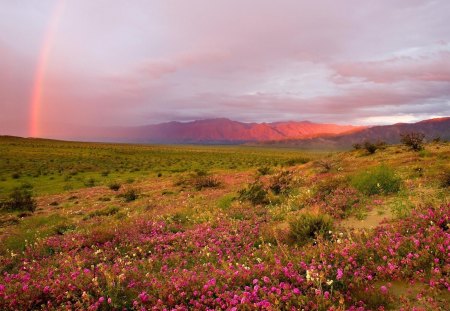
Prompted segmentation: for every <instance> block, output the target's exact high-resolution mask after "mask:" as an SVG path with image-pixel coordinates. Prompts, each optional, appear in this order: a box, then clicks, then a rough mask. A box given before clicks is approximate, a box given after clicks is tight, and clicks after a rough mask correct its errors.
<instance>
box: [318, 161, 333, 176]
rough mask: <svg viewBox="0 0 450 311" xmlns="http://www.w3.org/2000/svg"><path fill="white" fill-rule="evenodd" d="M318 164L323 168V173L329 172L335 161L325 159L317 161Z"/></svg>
mask: <svg viewBox="0 0 450 311" xmlns="http://www.w3.org/2000/svg"><path fill="white" fill-rule="evenodd" d="M316 165H317V166H318V167H320V168H321V169H322V170H321V171H322V173H328V172H329V171H331V169H332V168H333V167H334V166H335V163H334V161H332V160H330V159H324V160H320V161H317V162H316Z"/></svg>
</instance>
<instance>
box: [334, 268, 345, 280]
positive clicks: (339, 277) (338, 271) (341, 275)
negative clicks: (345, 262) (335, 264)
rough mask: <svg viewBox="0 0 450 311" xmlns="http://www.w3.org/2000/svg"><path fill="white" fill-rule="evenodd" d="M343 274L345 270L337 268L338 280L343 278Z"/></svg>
mask: <svg viewBox="0 0 450 311" xmlns="http://www.w3.org/2000/svg"><path fill="white" fill-rule="evenodd" d="M343 276H344V272H343V271H342V269H341V268H339V269H338V270H337V275H336V280H340V279H342V277H343Z"/></svg>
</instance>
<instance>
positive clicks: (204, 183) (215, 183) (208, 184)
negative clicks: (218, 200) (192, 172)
mask: <svg viewBox="0 0 450 311" xmlns="http://www.w3.org/2000/svg"><path fill="white" fill-rule="evenodd" d="M192 184H193V185H194V188H195V189H196V190H202V189H203V188H217V187H219V186H220V181H219V180H218V179H217V178H215V177H214V176H204V175H201V176H197V177H195V178H194V179H193V180H192Z"/></svg>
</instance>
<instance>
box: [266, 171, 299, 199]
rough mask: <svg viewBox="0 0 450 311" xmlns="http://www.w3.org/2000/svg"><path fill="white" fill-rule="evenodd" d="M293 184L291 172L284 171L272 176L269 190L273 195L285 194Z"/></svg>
mask: <svg viewBox="0 0 450 311" xmlns="http://www.w3.org/2000/svg"><path fill="white" fill-rule="evenodd" d="M294 184H295V180H294V176H293V173H292V172H291V171H288V170H284V171H281V172H279V173H278V174H276V175H275V176H273V178H272V179H271V184H270V186H269V188H270V190H272V191H273V193H275V194H286V193H288V192H289V191H290V190H291V188H292V187H293V186H294Z"/></svg>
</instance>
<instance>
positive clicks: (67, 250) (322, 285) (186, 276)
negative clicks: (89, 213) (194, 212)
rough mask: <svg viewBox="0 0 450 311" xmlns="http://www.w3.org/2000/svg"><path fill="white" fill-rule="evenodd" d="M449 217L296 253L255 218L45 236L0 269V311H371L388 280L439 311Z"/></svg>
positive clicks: (425, 217)
mask: <svg viewBox="0 0 450 311" xmlns="http://www.w3.org/2000/svg"><path fill="white" fill-rule="evenodd" d="M449 214H450V205H442V206H440V207H436V208H426V209H425V208H424V209H421V210H419V211H416V212H414V213H413V215H412V216H411V217H409V218H407V219H403V220H399V221H396V222H392V223H387V224H383V225H382V226H380V227H378V228H377V229H376V230H375V231H374V232H371V233H360V234H358V233H349V234H339V233H336V234H333V235H334V237H333V239H332V240H331V241H318V243H317V244H316V245H308V246H306V247H304V248H297V247H294V246H285V245H283V246H275V245H270V244H265V243H263V242H262V241H261V239H260V235H259V227H260V225H261V224H262V223H264V222H265V221H266V220H265V217H264V215H262V214H261V213H259V214H257V213H255V214H253V213H250V214H249V215H248V217H247V219H245V220H232V219H227V218H224V219H221V220H217V221H215V222H214V223H204V224H199V225H195V226H191V227H187V226H182V225H180V224H173V223H167V222H164V221H158V222H156V221H149V220H138V221H134V222H132V223H129V224H126V225H124V226H122V227H120V228H111V229H110V230H103V231H99V232H93V233H86V234H80V233H71V234H66V235H63V236H55V237H51V238H48V239H45V240H42V241H39V242H38V243H37V244H35V245H32V246H28V247H27V248H26V250H25V252H24V253H23V254H19V255H16V254H12V255H8V256H4V257H1V258H0V260H1V261H0V267H2V275H1V276H0V309H1V310H28V309H46V310H47V309H50V310H52V309H69V310H70V309H89V310H115V309H118V310H121V309H124V308H126V309H137V310H141V309H143V310H146V309H148V310H152V309H153V310H164V309H167V310H188V309H192V308H194V309H200V310H208V309H230V310H251V309H266V310H278V309H284V310H289V309H291V310H296V309H304V310H316V309H321V310H324V309H325V310H326V309H331V310H337V309H358V308H359V309H361V310H364V309H380V310H381V309H384V308H389V307H391V306H392V305H393V304H394V303H396V302H395V300H397V299H394V293H392V286H391V284H392V282H396V281H399V282H405V284H421V288H422V290H421V292H420V296H417V297H414V300H408V298H404V299H403V301H401V304H403V305H404V306H405V307H406V308H410V307H411V306H412V305H414V304H415V305H417V306H421V305H428V306H431V307H432V308H433V306H434V307H435V308H439V307H440V306H443V304H444V303H445V297H448V296H445V295H448V292H449V291H450V280H449V275H450V230H449ZM443 295H444V296H443ZM442 297H444V298H442Z"/></svg>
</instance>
